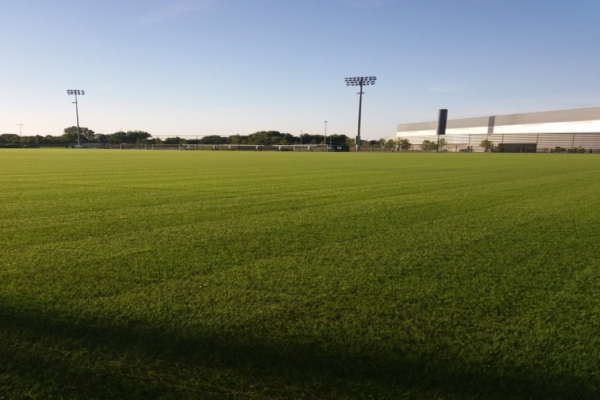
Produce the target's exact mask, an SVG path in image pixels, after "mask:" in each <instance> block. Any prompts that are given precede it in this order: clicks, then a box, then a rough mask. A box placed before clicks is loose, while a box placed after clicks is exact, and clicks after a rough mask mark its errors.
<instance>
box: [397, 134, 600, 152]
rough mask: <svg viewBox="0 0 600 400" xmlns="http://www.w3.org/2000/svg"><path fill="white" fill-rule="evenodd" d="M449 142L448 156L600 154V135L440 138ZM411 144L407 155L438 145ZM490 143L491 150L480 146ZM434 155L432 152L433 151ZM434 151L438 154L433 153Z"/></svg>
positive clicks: (418, 141)
mask: <svg viewBox="0 0 600 400" xmlns="http://www.w3.org/2000/svg"><path fill="white" fill-rule="evenodd" d="M440 138H443V139H444V140H445V141H446V144H445V145H444V147H443V148H440V151H445V152H473V153H477V152H484V151H493V152H511V153H534V152H537V153H599V152H600V133H540V134H465V135H460V134H458V135H457V134H454V135H444V136H440ZM407 139H408V140H409V141H410V142H411V143H412V144H411V145H410V146H408V147H407V148H406V149H403V150H404V151H424V150H423V149H422V148H421V143H422V142H423V141H425V140H429V141H437V139H438V138H437V136H435V135H428V136H409V137H407ZM483 140H489V141H490V142H491V144H492V145H491V147H489V148H488V149H486V148H485V147H483V146H481V142H482V141H483ZM430 151H431V150H430ZM433 151H435V150H433Z"/></svg>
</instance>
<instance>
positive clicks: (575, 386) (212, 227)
mask: <svg viewBox="0 0 600 400" xmlns="http://www.w3.org/2000/svg"><path fill="white" fill-rule="evenodd" d="M0 171H1V174H0V399H23V398H31V399H80V398H81V399H83V398H86V399H88V398H89V399H108V398H115V399H148V398H164V399H212V398H236V399H315V400H316V399H353V398H371V399H404V398H406V399H498V400H500V399H523V400H524V399H569V398H572V399H596V398H600V368H599V360H600V335H599V332H600V296H598V293H600V261H599V260H600V257H599V253H598V249H599V248H600V246H599V245H598V243H600V207H599V206H600V200H599V199H600V175H599V172H600V157H598V156H595V155H574V154H556V155H554V154H543V155H542V154H539V155H536V154H515V155H510V154H391V153H385V154H355V153H345V154H321V153H316V154H310V153H263V152H208V151H205V152H175V151H164V152H162V151H108V150H107V151H101V150H98V151H94V150H89V151H88V150H81V151H79V150H35V149H32V150H12V149H11V150H4V151H0Z"/></svg>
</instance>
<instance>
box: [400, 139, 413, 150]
mask: <svg viewBox="0 0 600 400" xmlns="http://www.w3.org/2000/svg"><path fill="white" fill-rule="evenodd" d="M398 145H399V146H400V148H401V149H402V150H408V149H410V146H412V144H411V143H410V141H409V140H408V139H399V140H398Z"/></svg>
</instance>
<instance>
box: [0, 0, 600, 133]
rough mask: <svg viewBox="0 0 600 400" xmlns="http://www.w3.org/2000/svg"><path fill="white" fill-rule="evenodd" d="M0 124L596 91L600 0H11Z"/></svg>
mask: <svg viewBox="0 0 600 400" xmlns="http://www.w3.org/2000/svg"><path fill="white" fill-rule="evenodd" d="M0 16H1V23H0V43H1V49H2V52H1V56H0V133H10V132H12V133H18V130H19V127H18V126H17V124H19V123H22V124H24V125H23V134H24V135H35V134H39V135H47V134H52V135H60V134H62V131H63V129H64V128H65V127H67V126H72V125H75V108H74V105H73V104H71V101H73V98H72V96H67V94H66V89H84V90H85V91H86V95H85V96H82V97H80V102H79V110H80V124H81V126H85V127H89V128H91V129H93V130H94V131H96V132H99V133H113V132H115V131H118V130H120V129H123V130H136V129H138V130H145V131H148V132H150V133H151V134H152V135H153V136H155V137H156V136H160V137H161V138H164V137H167V136H176V135H179V136H187V137H192V136H195V135H200V136H204V135H210V134H217V135H232V134H236V133H240V134H250V133H252V132H255V131H258V130H279V131H282V132H289V133H292V134H295V135H298V134H300V131H303V132H308V133H312V134H321V133H323V130H324V122H323V121H325V120H327V121H329V123H328V133H329V134H346V135H348V136H352V137H353V136H354V135H355V134H356V123H357V114H358V96H357V95H356V93H357V91H358V90H357V89H356V88H354V87H346V86H345V84H344V78H345V77H350V76H361V75H364V76H371V75H374V76H377V78H378V80H377V84H376V85H375V86H369V87H366V89H365V93H366V94H365V95H364V97H363V129H362V132H363V138H367V139H375V138H380V137H389V136H394V135H395V133H396V125H397V124H398V123H406V122H418V121H427V120H435V119H436V117H437V110H438V109H439V108H448V109H449V117H450V118H460V117H472V116H473V117H474V116H484V115H494V114H508V113H519V112H530V111H531V112H532V111H544V110H555V109H566V108H579V107H592V106H599V105H600V0H593V1H591V0H590V1H585V0H572V1H565V0H497V1H492V0H462V1H461V0H457V1H453V0H438V1H434V0H413V1H401V0H170V1H169V0H102V1H92V0H2V1H0Z"/></svg>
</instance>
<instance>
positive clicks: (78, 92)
mask: <svg viewBox="0 0 600 400" xmlns="http://www.w3.org/2000/svg"><path fill="white" fill-rule="evenodd" d="M67 94H68V95H69V96H73V95H75V101H74V102H73V104H75V115H76V116H77V147H79V146H81V141H80V140H79V107H78V105H77V95H80V96H83V95H84V94H85V90H79V89H67Z"/></svg>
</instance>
